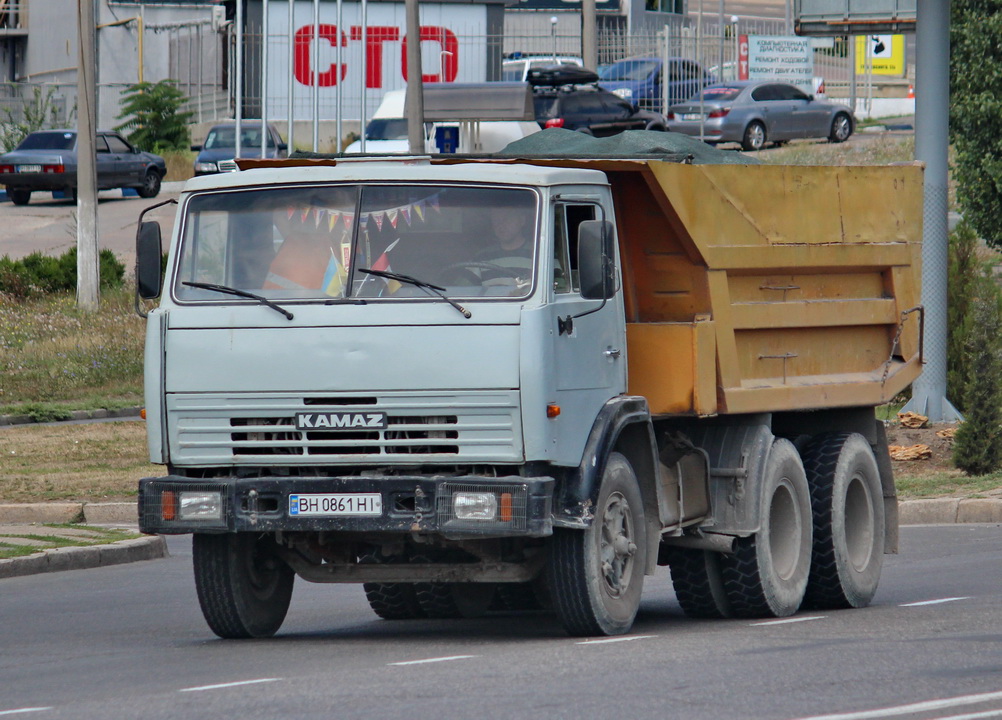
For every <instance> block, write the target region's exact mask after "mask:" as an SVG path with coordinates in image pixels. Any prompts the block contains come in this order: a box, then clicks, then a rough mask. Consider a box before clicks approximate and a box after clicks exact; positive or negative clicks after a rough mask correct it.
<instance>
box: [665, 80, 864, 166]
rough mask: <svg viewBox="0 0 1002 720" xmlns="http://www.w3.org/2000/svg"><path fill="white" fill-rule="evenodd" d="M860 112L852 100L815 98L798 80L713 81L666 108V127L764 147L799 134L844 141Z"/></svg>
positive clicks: (744, 145) (713, 141)
mask: <svg viewBox="0 0 1002 720" xmlns="http://www.w3.org/2000/svg"><path fill="white" fill-rule="evenodd" d="M855 127H856V118H855V117H854V116H853V114H852V110H850V109H849V106H848V105H842V104H839V103H832V102H827V101H825V100H816V99H815V98H813V97H812V96H810V95H808V94H807V93H805V92H803V91H802V90H800V89H799V88H797V87H796V86H794V85H790V84H788V83H779V82H770V81H747V80H746V81H736V82H728V83H720V84H717V85H709V86H707V87H705V88H704V89H703V92H702V97H701V96H700V95H696V96H695V97H692V98H689V99H688V100H686V101H685V102H684V103H678V104H676V105H672V106H671V108H669V110H668V129H669V130H671V131H672V132H677V133H683V134H685V135H690V136H692V137H702V139H703V140H705V141H706V142H708V143H711V144H716V143H721V142H737V143H741V147H742V148H744V149H745V150H761V149H762V148H763V147H764V146H765V144H766V143H777V144H780V143H784V142H786V141H787V140H795V139H797V138H827V139H828V140H829V141H830V142H844V141H845V140H847V139H848V138H849V136H850V135H852V132H853V130H854V129H855Z"/></svg>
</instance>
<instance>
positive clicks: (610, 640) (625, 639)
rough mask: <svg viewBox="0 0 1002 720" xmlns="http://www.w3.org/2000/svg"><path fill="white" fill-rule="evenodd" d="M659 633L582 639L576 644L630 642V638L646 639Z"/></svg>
mask: <svg viewBox="0 0 1002 720" xmlns="http://www.w3.org/2000/svg"><path fill="white" fill-rule="evenodd" d="M652 637H657V635H628V636H626V637H614V638H603V639H601V640H582V641H581V642H579V643H575V644H576V645H607V644H609V643H618V642H629V641H630V640H646V639H647V638H652Z"/></svg>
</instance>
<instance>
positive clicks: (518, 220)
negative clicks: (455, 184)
mask: <svg viewBox="0 0 1002 720" xmlns="http://www.w3.org/2000/svg"><path fill="white" fill-rule="evenodd" d="M487 215H488V219H489V221H490V228H491V234H492V235H493V237H492V238H491V239H490V240H489V243H490V244H489V247H487V248H485V249H483V250H481V251H480V252H479V253H478V254H477V260H479V261H482V262H487V263H491V264H493V265H498V266H500V267H502V268H505V269H506V270H510V271H511V276H512V277H515V278H516V279H518V280H520V281H528V280H529V278H530V277H531V275H532V251H533V241H532V240H533V232H532V230H533V227H532V217H533V215H532V209H531V206H528V205H526V204H525V203H523V202H509V203H506V204H499V205H494V206H492V207H490V208H488V210H487Z"/></svg>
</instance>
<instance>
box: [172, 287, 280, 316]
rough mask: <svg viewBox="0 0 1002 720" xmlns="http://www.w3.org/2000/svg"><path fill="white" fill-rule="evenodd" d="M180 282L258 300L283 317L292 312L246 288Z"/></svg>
mask: <svg viewBox="0 0 1002 720" xmlns="http://www.w3.org/2000/svg"><path fill="white" fill-rule="evenodd" d="M181 284H182V285H187V286H189V287H193V288H201V289H203V290H215V291H216V292H221V293H226V294H227V295H239V296H240V297H245V298H250V299H251V300H257V301H258V302H260V303H262V304H264V305H267V306H268V307H270V308H271V309H272V310H274V311H276V312H280V313H282V314H283V315H285V317H287V318H289V320H292V313H291V312H289V311H288V310H286V309H285V308H284V307H280V306H279V305H276V304H275V303H273V302H272V301H271V300H269V299H268V298H266V297H261V296H260V295H255V294H254V293H252V292H247V291H246V290H240V289H238V288H232V287H229V286H228V285H216V284H215V283H204V282H186V281H184V280H182V281H181Z"/></svg>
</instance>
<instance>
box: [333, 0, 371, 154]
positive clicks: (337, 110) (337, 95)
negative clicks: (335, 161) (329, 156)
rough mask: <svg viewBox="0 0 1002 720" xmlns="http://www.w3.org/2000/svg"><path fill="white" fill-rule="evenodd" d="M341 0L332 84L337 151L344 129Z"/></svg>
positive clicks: (342, 17) (338, 1) (339, 147)
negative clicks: (335, 65)
mask: <svg viewBox="0 0 1002 720" xmlns="http://www.w3.org/2000/svg"><path fill="white" fill-rule="evenodd" d="M341 11H342V7H341V0H337V39H336V40H335V43H336V47H335V48H334V56H335V57H334V59H335V61H336V62H337V73H336V74H335V77H336V82H337V84H336V85H335V86H334V104H335V105H336V106H337V107H336V108H335V114H336V115H337V121H336V122H335V123H334V125H335V129H334V132H336V133H337V151H338V152H341V151H342V150H343V149H344V148H342V147H341V138H342V137H343V135H344V131H343V130H342V129H341V81H342V80H343V79H344V78H343V77H342V76H341V44H342V43H343V42H344V40H343V38H344V31H343V29H342V23H343V22H344V16H343V14H342V12H341ZM362 134H363V135H364V134H365V129H364V128H363V129H362Z"/></svg>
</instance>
